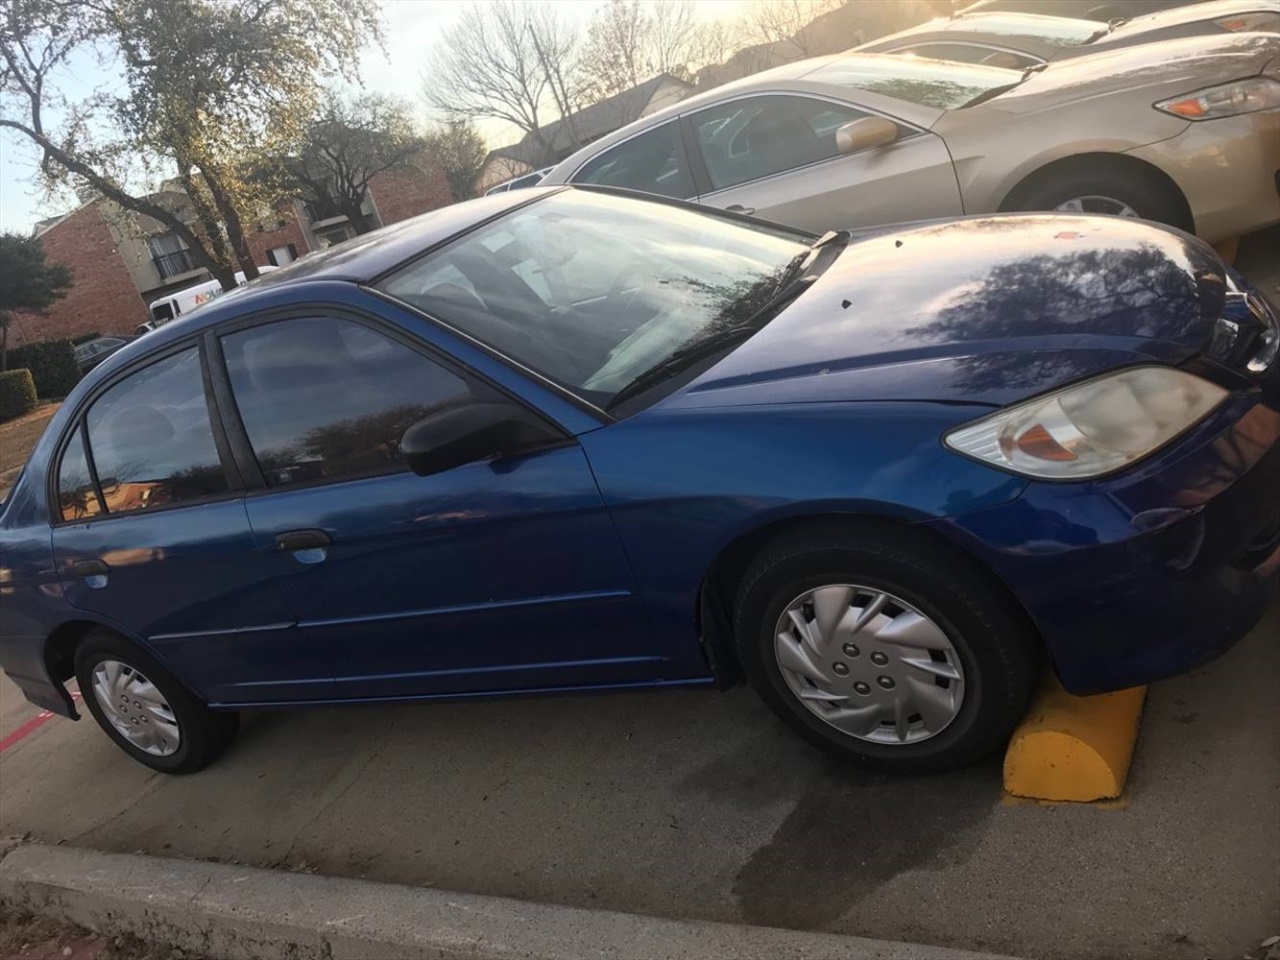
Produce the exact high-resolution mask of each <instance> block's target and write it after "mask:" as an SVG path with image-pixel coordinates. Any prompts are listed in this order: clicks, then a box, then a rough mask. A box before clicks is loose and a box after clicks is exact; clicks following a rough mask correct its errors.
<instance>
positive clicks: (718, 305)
mask: <svg viewBox="0 0 1280 960" xmlns="http://www.w3.org/2000/svg"><path fill="white" fill-rule="evenodd" d="M811 240H812V238H811V237H808V236H806V235H804V234H800V233H793V232H791V231H786V230H782V229H779V228H774V227H767V226H764V225H759V226H756V225H752V224H747V223H741V222H737V221H734V220H729V219H725V218H723V217H720V216H716V215H713V214H710V213H703V212H700V211H697V210H687V209H684V208H682V207H677V206H672V205H668V204H662V203H654V202H648V201H641V200H636V199H631V198H627V197H618V196H613V195H609V194H602V193H594V192H590V191H586V190H566V191H563V192H559V193H554V194H550V195H547V196H545V197H543V198H541V199H539V200H538V201H536V202H535V203H533V204H530V205H528V206H525V207H521V208H519V209H517V210H515V211H513V212H512V213H510V214H508V215H507V216H505V217H502V218H500V219H498V220H496V221H494V222H492V223H489V224H487V225H485V226H483V227H480V228H479V229H477V230H474V231H472V232H471V233H468V234H466V235H465V236H463V237H461V238H460V239H458V240H455V241H454V242H453V243H451V244H449V245H448V246H446V247H445V248H444V249H442V250H440V251H438V252H436V253H433V254H431V255H430V256H428V257H425V258H423V259H422V260H418V261H416V262H414V263H412V264H410V265H409V266H407V267H405V268H403V269H401V270H399V271H398V272H396V273H395V274H393V275H392V276H391V277H390V278H389V279H387V280H386V281H384V282H383V283H382V284H381V286H382V289H383V290H384V291H385V292H386V293H388V294H390V295H391V296H393V297H396V298H397V299H399V300H403V301H405V302H406V303H409V304H411V305H413V306H415V307H417V308H418V309H420V310H422V311H423V312H425V313H428V314H430V315H431V316H433V317H436V318H437V319H439V320H441V321H443V322H445V323H447V324H449V325H450V326H453V327H455V328H457V329H458V330H460V331H462V332H463V333H466V334H468V335H470V336H472V337H474V338H475V339H477V340H480V341H481V342H483V343H486V344H488V345H489V346H491V347H493V348H494V349H496V350H497V351H499V352H500V353H502V354H504V355H506V356H508V357H510V358H511V359H513V360H515V361H516V362H518V363H520V364H522V365H523V366H525V367H528V368H529V369H531V370H533V371H535V372H537V373H539V374H541V375H542V376H544V377H546V378H547V379H549V380H552V381H554V382H555V383H558V384H560V385H561V386H562V387H565V388H567V389H569V390H571V391H573V392H574V393H576V394H577V395H578V396H580V397H582V398H583V399H585V400H588V401H590V402H591V403H593V404H596V405H597V406H600V407H608V406H609V405H610V404H611V402H612V401H613V399H614V398H615V397H616V396H617V395H618V394H619V393H621V392H622V391H623V390H624V388H626V387H627V386H629V385H631V384H632V383H633V382H635V381H636V380H637V379H639V378H641V377H642V375H644V374H645V373H647V372H648V371H650V370H652V369H654V368H655V367H658V366H659V365H660V364H664V362H665V361H667V360H668V359H669V358H670V357H672V355H674V354H677V353H681V355H691V352H690V348H691V347H693V346H694V345H696V344H698V343H701V342H704V341H716V342H720V340H721V338H722V335H723V334H724V333H725V332H726V331H730V330H732V331H738V330H741V329H742V327H743V324H744V323H746V322H747V321H748V320H751V319H752V318H753V317H755V315H756V314H757V312H758V311H759V310H760V309H761V308H762V307H764V306H765V305H766V304H768V303H769V302H770V301H771V300H772V299H773V297H774V296H775V295H776V294H777V293H778V292H779V287H780V286H781V285H782V284H784V283H785V280H786V276H787V272H788V267H789V266H790V265H792V263H793V261H795V259H796V258H797V257H798V256H800V255H801V254H804V253H806V252H807V251H808V249H809V243H810V242H811ZM765 319H767V317H766V318H765ZM747 335H749V332H748V333H747ZM726 348H727V346H726ZM668 366H669V365H668Z"/></svg>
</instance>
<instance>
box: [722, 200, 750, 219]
mask: <svg viewBox="0 0 1280 960" xmlns="http://www.w3.org/2000/svg"><path fill="white" fill-rule="evenodd" d="M724 209H725V211H726V212H728V213H741V214H742V215H744V216H747V217H749V216H751V215H752V214H753V213H755V212H756V208H755V207H744V206H743V205H742V204H740V203H734V204H730V205H729V206H727V207H725V208H724Z"/></svg>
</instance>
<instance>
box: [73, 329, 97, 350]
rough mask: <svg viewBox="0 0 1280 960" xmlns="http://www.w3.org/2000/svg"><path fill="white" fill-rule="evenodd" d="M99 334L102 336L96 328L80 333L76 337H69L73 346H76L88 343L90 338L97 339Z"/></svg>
mask: <svg viewBox="0 0 1280 960" xmlns="http://www.w3.org/2000/svg"><path fill="white" fill-rule="evenodd" d="M100 336H102V334H100V333H98V332H97V331H96V330H95V331H94V332H93V333H82V334H80V336H78V337H72V338H71V345H72V346H73V347H78V346H80V344H82V343H88V342H89V341H90V340H97V339H98V338H99V337H100Z"/></svg>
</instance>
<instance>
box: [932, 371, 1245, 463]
mask: <svg viewBox="0 0 1280 960" xmlns="http://www.w3.org/2000/svg"><path fill="white" fill-rule="evenodd" d="M1226 396H1227V391H1226V390H1223V389H1222V388H1221V387H1219V386H1216V385H1215V384H1212V383H1210V382H1209V381H1207V380H1202V379H1201V378H1200V377H1197V376H1194V375H1193V374H1190V373H1184V372H1183V371H1181V370H1175V369H1173V368H1171V367H1131V368H1129V369H1127V370H1122V371H1119V372H1118V373H1111V374H1107V375H1106V376H1103V377H1097V378H1095V379H1093V380H1087V381H1085V382H1083V383H1077V384H1075V385H1074V386H1070V387H1066V388H1064V389H1062V390H1056V391H1054V392H1053V393H1049V394H1046V395H1044V396H1041V397H1037V398H1035V399H1034V400H1028V401H1026V402H1025V403H1019V404H1016V405H1014V406H1012V407H1006V408H1005V409H1003V410H1001V411H999V412H998V413H994V414H992V415H991V416H989V417H984V418H983V419H981V420H978V421H976V422H974V423H970V424H966V425H965V426H963V427H959V428H958V429H956V430H952V431H951V432H950V433H948V434H947V435H946V436H945V438H944V439H945V442H946V445H947V446H948V447H950V448H951V449H952V450H955V451H956V452H957V453H963V454H965V455H966V456H969V457H973V458H974V459H976V460H981V461H983V462H985V463H990V464H993V465H994V466H997V467H1003V468H1004V469H1006V470H1011V471H1013V472H1014V473H1019V474H1022V475H1023V476H1027V477H1038V478H1041V479H1045V480H1085V479H1089V478H1091V477H1097V476H1101V475H1102V474H1104V473H1110V472H1112V471H1114V470H1119V469H1120V468H1122V467H1126V466H1128V465H1129V464H1132V463H1135V462H1136V461H1138V460H1141V459H1142V458H1143V457H1145V456H1147V455H1148V454H1151V453H1154V452H1155V451H1156V450H1158V449H1160V447H1162V446H1164V445H1165V444H1166V443H1168V442H1169V441H1171V440H1173V439H1174V438H1175V437H1177V436H1178V435H1180V434H1182V433H1183V432H1185V431H1186V430H1187V429H1188V428H1190V427H1192V426H1194V425H1195V424H1196V423H1198V422H1199V421H1200V420H1202V419H1204V417H1205V416H1207V415H1208V414H1209V413H1210V412H1211V411H1212V410H1213V409H1214V408H1215V407H1217V406H1218V405H1219V404H1220V403H1222V401H1223V400H1224V399H1225V398H1226Z"/></svg>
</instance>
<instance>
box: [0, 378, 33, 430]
mask: <svg viewBox="0 0 1280 960" xmlns="http://www.w3.org/2000/svg"><path fill="white" fill-rule="evenodd" d="M35 405H36V383H35V381H34V380H32V379H31V371H30V370H26V369H23V370H6V371H5V372H4V373H0V423H3V422H4V421H6V420H12V419H13V418H14V417H20V416H22V415H23V414H24V413H26V412H27V411H28V410H32V409H34V408H35Z"/></svg>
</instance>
